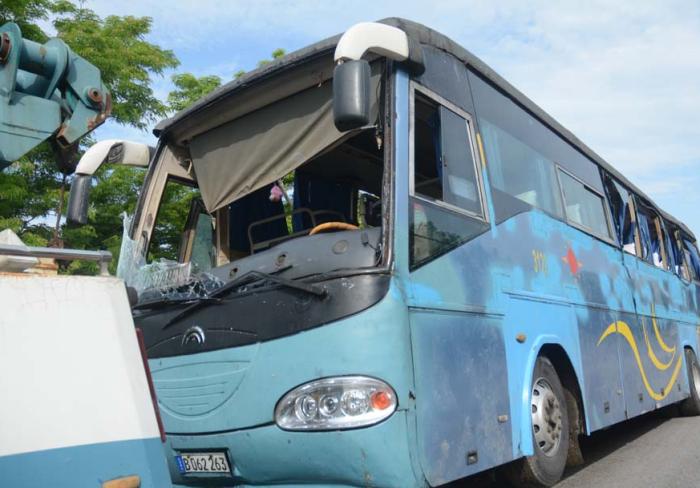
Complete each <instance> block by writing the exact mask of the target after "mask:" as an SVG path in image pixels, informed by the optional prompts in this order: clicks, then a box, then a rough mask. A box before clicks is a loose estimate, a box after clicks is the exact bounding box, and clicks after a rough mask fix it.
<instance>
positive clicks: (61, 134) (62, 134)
mask: <svg viewBox="0 0 700 488" xmlns="http://www.w3.org/2000/svg"><path fill="white" fill-rule="evenodd" d="M67 130H68V126H67V125H66V124H61V128H60V129H59V130H58V134H56V142H58V143H59V144H60V145H61V146H63V147H68V146H70V143H69V142H68V139H66V131H67Z"/></svg>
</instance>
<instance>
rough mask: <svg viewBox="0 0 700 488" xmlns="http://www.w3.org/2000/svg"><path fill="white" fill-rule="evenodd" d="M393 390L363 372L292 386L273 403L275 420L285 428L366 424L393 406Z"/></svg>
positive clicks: (332, 427)
mask: <svg viewBox="0 0 700 488" xmlns="http://www.w3.org/2000/svg"><path fill="white" fill-rule="evenodd" d="M397 403H398V402H397V400H396V393H394V390H393V389H392V388H391V386H389V385H388V384H386V383H384V382H383V381H381V380H377V379H375V378H369V377H367V376H337V377H333V378H324V379H322V380H316V381H312V382H310V383H306V384H303V385H301V386H298V387H296V388H294V389H293V390H292V391H290V392H289V393H287V394H286V395H284V396H283V397H282V399H281V400H280V401H279V402H277V407H275V422H276V423H277V425H278V426H279V427H281V428H282V429H285V430H336V429H350V428H354V427H366V426H368V425H373V424H376V423H377V422H381V421H382V420H384V419H386V418H387V417H389V416H390V415H391V414H392V413H394V411H395V410H396V406H397Z"/></svg>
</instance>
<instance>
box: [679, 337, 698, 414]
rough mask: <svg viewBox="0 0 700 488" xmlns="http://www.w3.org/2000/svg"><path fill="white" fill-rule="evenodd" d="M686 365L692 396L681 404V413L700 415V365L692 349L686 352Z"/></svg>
mask: <svg viewBox="0 0 700 488" xmlns="http://www.w3.org/2000/svg"><path fill="white" fill-rule="evenodd" d="M685 364H686V367H687V368H688V386H690V396H689V397H688V398H686V399H685V400H683V402H681V412H682V413H683V415H688V416H695V415H700V364H698V358H697V357H695V353H694V352H693V350H692V349H686V350H685Z"/></svg>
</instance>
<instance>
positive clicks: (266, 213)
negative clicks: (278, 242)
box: [228, 185, 289, 257]
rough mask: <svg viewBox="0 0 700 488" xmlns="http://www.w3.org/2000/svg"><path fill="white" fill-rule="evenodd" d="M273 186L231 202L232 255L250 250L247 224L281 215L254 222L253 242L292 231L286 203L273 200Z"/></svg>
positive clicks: (282, 235) (240, 254) (241, 254)
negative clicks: (287, 219) (262, 221)
mask: <svg viewBox="0 0 700 488" xmlns="http://www.w3.org/2000/svg"><path fill="white" fill-rule="evenodd" d="M271 189H272V185H266V186H264V187H262V188H260V189H259V190H256V191H254V192H253V193H250V194H249V195H246V196H244V197H243V198H240V199H238V200H236V201H235V202H233V203H231V204H230V205H229V207H228V210H229V212H228V214H229V249H230V251H231V253H232V255H236V256H238V257H240V256H247V255H248V254H250V253H251V242H250V240H249V238H248V228H249V227H250V226H251V224H255V223H256V222H259V221H261V220H265V219H268V218H271V217H275V216H279V218H278V219H274V220H272V221H270V222H266V223H263V224H260V225H255V226H254V227H253V228H252V229H251V234H252V235H251V237H252V240H253V242H260V241H269V240H272V239H277V238H280V237H285V236H287V235H288V234H289V231H288V229H287V222H286V219H285V216H284V204H283V203H282V202H281V201H277V202H273V201H270V190H271Z"/></svg>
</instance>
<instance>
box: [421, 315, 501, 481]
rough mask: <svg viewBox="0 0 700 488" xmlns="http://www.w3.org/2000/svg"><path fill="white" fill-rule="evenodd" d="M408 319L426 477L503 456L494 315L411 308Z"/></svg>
mask: <svg viewBox="0 0 700 488" xmlns="http://www.w3.org/2000/svg"><path fill="white" fill-rule="evenodd" d="M410 324H411V337H412V341H411V343H412V348H413V361H414V371H415V377H416V408H417V415H418V422H417V423H418V429H419V430H418V446H419V455H420V461H421V464H422V467H423V470H424V472H425V476H426V479H427V480H428V482H429V483H430V485H431V486H435V485H439V484H441V483H445V482H448V481H451V480H454V479H457V478H461V477H464V476H467V475H469V474H473V473H476V472H478V471H482V470H484V469H487V468H489V467H492V466H495V465H498V464H502V463H504V462H506V461H509V460H510V459H511V458H512V455H513V448H512V433H511V420H510V418H509V413H510V404H509V400H508V372H507V368H506V364H507V362H506V356H505V344H504V342H503V335H502V331H501V328H500V326H499V321H498V320H497V319H492V318H488V317H484V316H478V315H475V314H464V313H446V312H419V311H413V312H411V315H410ZM499 419H500V420H499ZM470 452H476V453H477V456H476V457H477V461H476V462H475V463H473V464H471V463H467V462H466V459H467V454H468V453H470Z"/></svg>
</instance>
